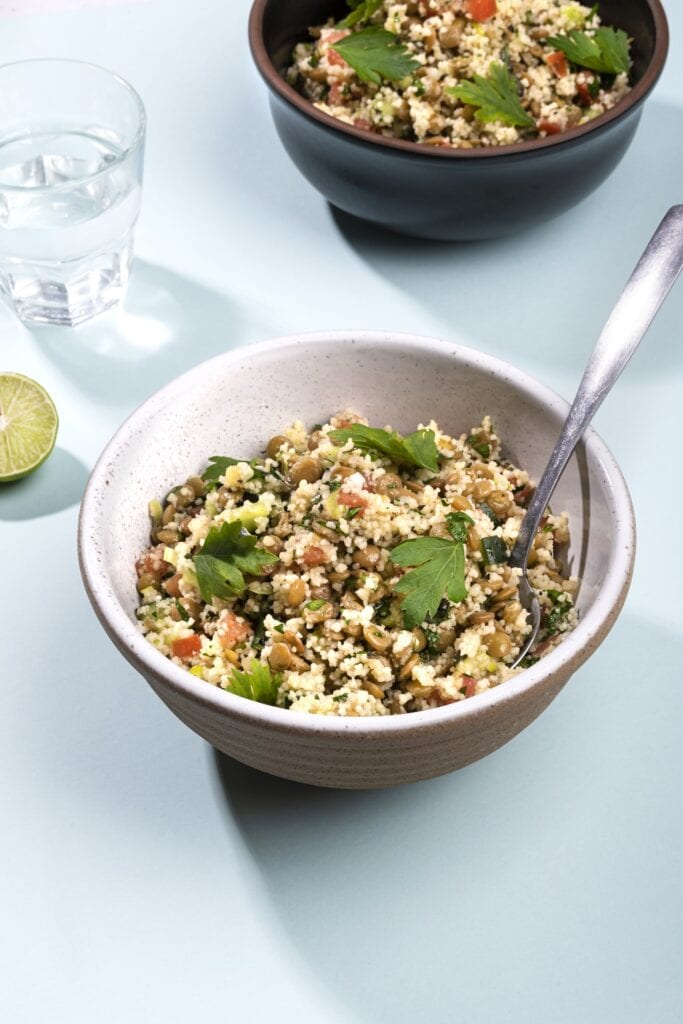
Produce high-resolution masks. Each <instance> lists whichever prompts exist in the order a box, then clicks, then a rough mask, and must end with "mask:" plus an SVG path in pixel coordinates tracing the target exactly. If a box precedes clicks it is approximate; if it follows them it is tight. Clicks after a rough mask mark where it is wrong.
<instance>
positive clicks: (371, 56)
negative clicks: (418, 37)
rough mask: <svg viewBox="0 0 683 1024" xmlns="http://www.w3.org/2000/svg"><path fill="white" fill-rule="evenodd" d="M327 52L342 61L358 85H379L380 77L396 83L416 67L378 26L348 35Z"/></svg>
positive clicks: (399, 44) (396, 40) (394, 38)
mask: <svg viewBox="0 0 683 1024" xmlns="http://www.w3.org/2000/svg"><path fill="white" fill-rule="evenodd" d="M330 49H332V50H336V52H337V53H338V54H339V56H340V57H343V58H344V60H345V61H346V63H347V64H348V65H349V67H352V68H353V70H354V71H355V72H356V74H357V75H358V77H359V78H360V80H361V81H362V82H374V84H375V85H381V84H382V79H383V78H387V79H389V81H391V82H399V81H400V80H401V79H402V78H406V77H407V76H408V75H410V74H412V73H413V71H415V70H416V69H417V68H419V66H420V64H419V62H418V61H416V60H414V59H413V57H412V56H411V55H410V52H409V51H408V49H407V47H406V46H404V44H403V43H402V42H400V40H399V37H398V36H396V35H394V33H393V32H387V30H386V29H385V28H381V27H380V26H379V25H370V26H369V27H368V28H363V29H361V30H360V32H352V33H351V35H350V36H345V37H344V39H340V40H339V42H338V43H334V45H333V46H332V47H330Z"/></svg>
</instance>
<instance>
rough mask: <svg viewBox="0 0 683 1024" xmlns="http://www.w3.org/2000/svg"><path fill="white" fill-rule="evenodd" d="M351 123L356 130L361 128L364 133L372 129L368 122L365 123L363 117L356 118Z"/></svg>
mask: <svg viewBox="0 0 683 1024" xmlns="http://www.w3.org/2000/svg"><path fill="white" fill-rule="evenodd" d="M353 123H354V125H355V126H356V128H362V129H363V131H366V132H369V131H370V130H371V128H372V125H371V124H370V122H369V121H366V120H365V118H364V117H357V118H356V119H355V121H354V122H353Z"/></svg>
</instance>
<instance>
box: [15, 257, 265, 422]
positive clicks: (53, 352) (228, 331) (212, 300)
mask: <svg viewBox="0 0 683 1024" xmlns="http://www.w3.org/2000/svg"><path fill="white" fill-rule="evenodd" d="M262 332H263V329H257V330H255V322H254V318H253V316H252V315H250V316H247V315H246V312H245V310H244V309H243V308H242V307H241V305H240V304H239V303H238V302H237V301H235V300H234V299H232V298H230V297H229V296H226V295H221V294H220V293H218V292H216V291H213V290H212V289H211V288H207V287H206V286H205V285H203V284H200V283H199V282H197V281H193V280H191V279H190V278H187V277H184V276H182V275H180V274H177V273H175V272H174V271H172V270H168V269H167V268H165V267H161V266H158V265H156V264H153V263H148V262H146V261H145V260H140V259H136V261H135V263H134V265H133V272H132V275H131V280H130V285H129V288H128V291H127V294H126V297H125V299H124V302H123V304H122V306H121V307H119V308H117V309H115V310H111V311H110V312H108V313H106V314H104V315H103V316H101V317H98V318H96V319H94V320H91V321H90V322H88V323H86V324H83V325H81V326H80V327H77V328H63V327H42V326H40V327H35V328H33V330H32V333H33V336H34V339H35V341H36V343H37V344H38V346H39V347H40V348H41V350H42V351H43V352H44V354H45V355H46V356H48V358H50V359H51V360H52V362H53V363H54V364H56V365H57V366H58V368H59V369H60V370H61V371H62V372H63V373H64V374H66V376H67V377H69V378H70V379H71V380H72V381H73V382H74V383H75V384H76V385H77V386H78V387H79V388H80V389H81V390H82V391H83V392H84V393H85V394H87V395H88V396H89V397H91V398H94V399H95V400H96V401H101V402H105V403H107V404H112V405H120V406H124V407H131V406H133V405H137V404H138V403H139V402H141V401H142V400H143V399H144V398H146V397H147V396H148V395H149V394H151V393H152V392H153V391H155V390H156V389H157V388H159V387H161V386H162V385H163V384H165V383H167V382H168V381H169V380H172V379H173V378H174V377H176V376H178V374H180V373H183V372H184V371H185V370H188V369H189V368H190V367H192V366H194V365H195V364H196V363H199V362H202V361H203V360H205V359H209V358H211V356H214V355H219V354H220V353H221V352H225V351H226V350H227V349H230V348H233V347H235V346H236V345H238V344H244V343H245V342H248V341H253V340H255V339H256V338H257V337H260V336H261V335H262Z"/></svg>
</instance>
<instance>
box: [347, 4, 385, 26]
mask: <svg viewBox="0 0 683 1024" xmlns="http://www.w3.org/2000/svg"><path fill="white" fill-rule="evenodd" d="M383 3H384V0H348V5H349V7H350V8H351V13H350V14H347V15H346V17H345V18H344V19H343V20H342V21H340V22H339V26H338V27H339V28H353V26H354V25H360V23H361V22H363V21H369V19H370V18H371V17H372V16H373V14H374V13H375V11H378V10H379V8H380V7H381V6H382V4H383Z"/></svg>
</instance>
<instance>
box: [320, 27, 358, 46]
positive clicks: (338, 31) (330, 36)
mask: <svg viewBox="0 0 683 1024" xmlns="http://www.w3.org/2000/svg"><path fill="white" fill-rule="evenodd" d="M350 35H351V30H350V29H348V28H335V29H333V30H332V31H331V32H328V33H327V34H326V35H324V36H323V38H322V40H321V42H322V43H324V44H325V46H332V44H333V43H338V42H339V40H340V39H346V37H347V36H350Z"/></svg>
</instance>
